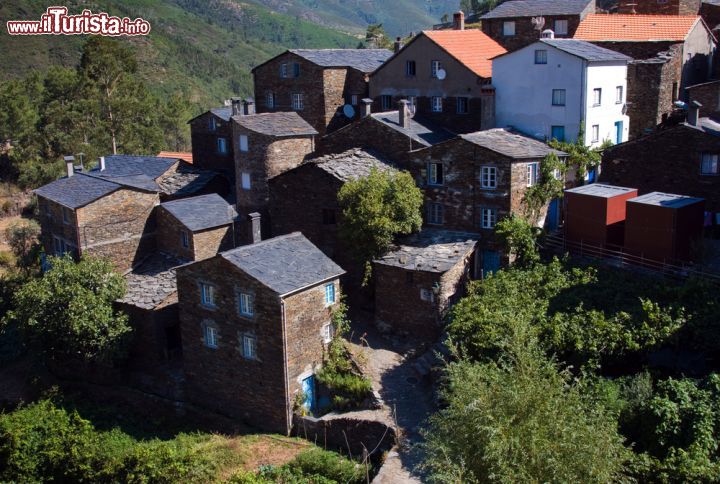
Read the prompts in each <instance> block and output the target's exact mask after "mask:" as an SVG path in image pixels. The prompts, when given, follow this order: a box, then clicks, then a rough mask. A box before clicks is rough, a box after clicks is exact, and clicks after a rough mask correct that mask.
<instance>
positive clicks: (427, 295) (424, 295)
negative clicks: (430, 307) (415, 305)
mask: <svg viewBox="0 0 720 484" xmlns="http://www.w3.org/2000/svg"><path fill="white" fill-rule="evenodd" d="M420 299H421V300H422V301H427V302H433V301H434V300H435V294H433V292H432V290H431V289H420Z"/></svg>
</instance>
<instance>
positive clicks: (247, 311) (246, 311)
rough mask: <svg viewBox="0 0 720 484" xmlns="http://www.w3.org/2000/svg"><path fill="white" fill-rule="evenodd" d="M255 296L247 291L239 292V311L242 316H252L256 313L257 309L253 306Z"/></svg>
mask: <svg viewBox="0 0 720 484" xmlns="http://www.w3.org/2000/svg"><path fill="white" fill-rule="evenodd" d="M254 302H255V301H254V298H253V297H252V295H250V294H248V293H245V292H239V293H238V312H239V313H240V316H252V315H253V314H255V310H254V308H253V303H254Z"/></svg>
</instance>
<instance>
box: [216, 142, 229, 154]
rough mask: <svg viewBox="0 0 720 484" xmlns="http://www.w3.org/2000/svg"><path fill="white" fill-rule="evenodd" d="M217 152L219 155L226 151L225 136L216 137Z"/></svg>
mask: <svg viewBox="0 0 720 484" xmlns="http://www.w3.org/2000/svg"><path fill="white" fill-rule="evenodd" d="M217 152H218V153H220V154H221V155H226V154H227V152H228V149H227V138H218V139H217Z"/></svg>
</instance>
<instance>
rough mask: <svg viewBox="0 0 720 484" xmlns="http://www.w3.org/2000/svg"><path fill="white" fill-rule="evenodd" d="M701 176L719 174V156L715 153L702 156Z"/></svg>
mask: <svg viewBox="0 0 720 484" xmlns="http://www.w3.org/2000/svg"><path fill="white" fill-rule="evenodd" d="M700 160H701V161H700V174H701V175H717V174H718V173H720V172H718V155H717V154H714V153H703V154H701V155H700Z"/></svg>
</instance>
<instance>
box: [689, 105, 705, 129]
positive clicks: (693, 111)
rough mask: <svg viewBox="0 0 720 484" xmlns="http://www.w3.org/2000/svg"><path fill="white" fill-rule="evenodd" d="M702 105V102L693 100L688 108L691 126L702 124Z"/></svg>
mask: <svg viewBox="0 0 720 484" xmlns="http://www.w3.org/2000/svg"><path fill="white" fill-rule="evenodd" d="M701 107H702V104H700V103H699V102H697V101H693V102H691V103H690V107H689V108H688V115H687V122H688V124H689V125H691V126H697V125H698V124H700V108H701Z"/></svg>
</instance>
